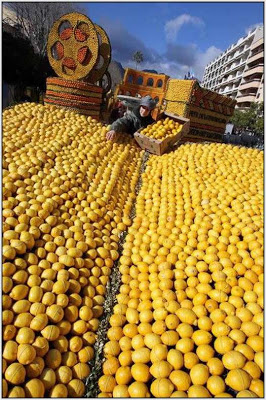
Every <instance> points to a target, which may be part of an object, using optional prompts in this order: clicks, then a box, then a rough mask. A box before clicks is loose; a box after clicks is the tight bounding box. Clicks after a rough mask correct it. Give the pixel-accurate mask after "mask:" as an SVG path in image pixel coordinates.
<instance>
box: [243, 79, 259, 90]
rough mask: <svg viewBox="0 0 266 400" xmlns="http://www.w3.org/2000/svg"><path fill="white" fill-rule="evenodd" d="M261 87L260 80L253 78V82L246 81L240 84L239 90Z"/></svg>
mask: <svg viewBox="0 0 266 400" xmlns="http://www.w3.org/2000/svg"><path fill="white" fill-rule="evenodd" d="M259 87H260V80H253V81H251V82H244V83H242V85H241V86H239V90H244V89H258V88H259Z"/></svg>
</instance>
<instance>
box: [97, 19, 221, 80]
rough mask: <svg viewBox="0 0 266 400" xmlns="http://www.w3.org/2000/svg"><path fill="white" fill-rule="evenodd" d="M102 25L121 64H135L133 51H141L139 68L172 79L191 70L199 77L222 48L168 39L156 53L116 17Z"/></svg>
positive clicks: (113, 52)
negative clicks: (141, 58)
mask: <svg viewBox="0 0 266 400" xmlns="http://www.w3.org/2000/svg"><path fill="white" fill-rule="evenodd" d="M184 15H186V14H184ZM191 18H196V17H191ZM102 26H103V28H104V29H105V30H106V32H107V34H108V36H109V38H110V41H111V46H112V59H113V60H116V61H119V62H121V64H122V66H123V68H126V67H131V68H135V67H136V64H135V62H134V61H132V55H133V53H134V52H135V51H141V52H142V53H143V56H144V61H143V62H142V63H141V64H140V65H139V66H138V68H139V69H141V70H143V69H149V70H156V71H157V72H158V73H164V74H166V75H169V76H170V77H171V78H175V79H184V76H185V74H187V73H188V71H190V72H193V74H194V76H195V77H196V78H198V79H199V80H201V79H202V77H203V73H204V69H205V67H206V65H207V64H208V63H209V62H210V61H212V60H214V59H215V58H216V57H217V56H218V55H220V54H221V53H222V50H220V49H218V48H216V47H215V46H210V47H209V48H208V49H206V51H201V50H200V48H199V47H198V46H197V45H196V44H188V45H179V44H173V43H171V42H168V43H167V46H166V50H165V52H164V53H158V52H157V51H156V50H155V49H153V48H150V47H147V46H146V45H145V43H144V42H143V41H142V40H140V39H138V38H136V37H135V36H133V35H132V34H130V33H129V32H128V31H127V29H126V28H125V27H124V26H123V24H122V23H121V22H119V21H116V23H113V22H112V21H111V20H109V19H105V20H104V21H102Z"/></svg>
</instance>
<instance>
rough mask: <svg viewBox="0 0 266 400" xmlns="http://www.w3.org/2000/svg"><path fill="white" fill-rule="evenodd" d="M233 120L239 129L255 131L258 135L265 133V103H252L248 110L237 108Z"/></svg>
mask: <svg viewBox="0 0 266 400" xmlns="http://www.w3.org/2000/svg"><path fill="white" fill-rule="evenodd" d="M231 122H232V123H233V124H234V125H235V126H236V128H239V129H248V130H251V131H254V132H255V133H256V134H257V135H259V136H261V135H263V134H264V103H263V102H260V103H252V104H251V106H250V108H249V109H248V110H247V111H240V110H237V109H236V110H235V112H234V115H233V117H232V118H231Z"/></svg>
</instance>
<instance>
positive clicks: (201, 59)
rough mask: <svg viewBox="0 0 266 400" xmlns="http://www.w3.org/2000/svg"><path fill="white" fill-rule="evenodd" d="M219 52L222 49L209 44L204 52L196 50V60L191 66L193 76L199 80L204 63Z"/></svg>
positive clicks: (212, 58)
mask: <svg viewBox="0 0 266 400" xmlns="http://www.w3.org/2000/svg"><path fill="white" fill-rule="evenodd" d="M221 53H222V50H221V49H218V48H217V47H215V46H210V47H209V48H208V49H207V50H206V51H205V52H201V51H198V52H197V54H196V61H195V64H194V66H193V72H194V74H195V76H196V77H197V78H199V79H200V80H201V79H202V78H203V73H204V69H205V67H206V65H207V64H209V63H210V62H211V61H213V60H214V59H215V58H216V57H218V56H219V55H220V54H221Z"/></svg>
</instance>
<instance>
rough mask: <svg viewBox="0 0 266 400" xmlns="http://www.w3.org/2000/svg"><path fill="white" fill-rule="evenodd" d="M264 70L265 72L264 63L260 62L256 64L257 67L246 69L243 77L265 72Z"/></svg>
mask: <svg viewBox="0 0 266 400" xmlns="http://www.w3.org/2000/svg"><path fill="white" fill-rule="evenodd" d="M263 72H264V67H263V64H259V65H256V66H255V67H252V68H250V69H248V70H247V71H245V72H244V73H243V78H245V77H246V76H250V75H254V74H263Z"/></svg>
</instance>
